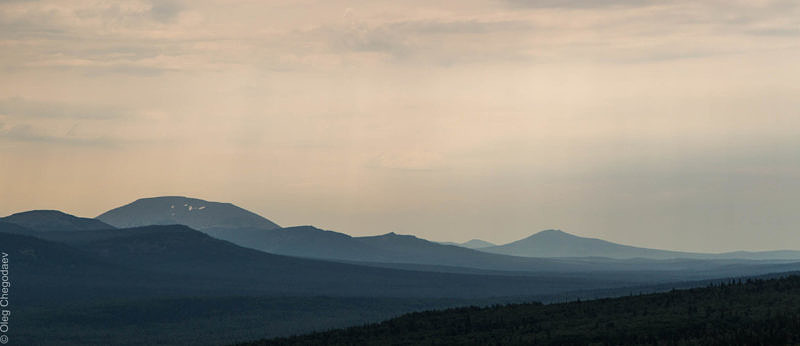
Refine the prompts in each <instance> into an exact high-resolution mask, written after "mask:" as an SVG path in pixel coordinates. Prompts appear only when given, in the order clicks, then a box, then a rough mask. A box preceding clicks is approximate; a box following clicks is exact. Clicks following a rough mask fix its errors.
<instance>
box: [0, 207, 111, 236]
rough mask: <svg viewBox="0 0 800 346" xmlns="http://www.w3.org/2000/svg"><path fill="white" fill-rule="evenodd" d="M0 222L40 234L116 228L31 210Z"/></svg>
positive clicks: (52, 211)
mask: <svg viewBox="0 0 800 346" xmlns="http://www.w3.org/2000/svg"><path fill="white" fill-rule="evenodd" d="M0 221H2V222H8V223H13V224H16V225H19V226H23V227H25V228H29V229H32V230H35V231H40V232H50V231H90V230H100V229H113V228H114V226H111V225H109V224H107V223H105V222H102V221H100V220H95V219H89V218H84V217H76V216H73V215H70V214H66V213H63V212H61V211H58V210H31V211H26V212H22V213H16V214H13V215H10V216H6V217H4V218H0Z"/></svg>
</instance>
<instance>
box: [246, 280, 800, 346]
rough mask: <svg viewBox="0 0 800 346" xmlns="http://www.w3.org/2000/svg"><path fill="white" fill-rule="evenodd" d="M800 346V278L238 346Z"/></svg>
mask: <svg viewBox="0 0 800 346" xmlns="http://www.w3.org/2000/svg"><path fill="white" fill-rule="evenodd" d="M798 343H800V276H797V275H793V276H788V277H783V278H777V279H766V280H765V279H747V280H730V281H728V282H722V283H718V284H709V285H708V286H707V287H702V288H693V289H685V290H672V291H669V292H663V293H654V294H641V295H630V296H626V297H619V298H608V299H597V300H590V301H580V300H576V301H572V302H567V303H557V304H541V303H536V302H533V303H525V304H509V305H494V306H490V307H483V308H481V307H463V308H453V309H446V310H440V311H425V312H415V313H410V314H406V315H403V316H400V317H398V318H394V319H391V320H387V321H384V322H381V323H377V324H371V325H366V326H360V327H351V328H346V329H338V330H331V331H327V332H319V333H313V334H308V335H301V336H294V337H289V338H278V339H270V340H260V341H254V342H250V343H244V344H240V345H361V344H368V345H411V344H414V345H443V344H462V345H463V344H473V345H531V344H537V345H759V344H761V345H765V344H766V345H786V344H798Z"/></svg>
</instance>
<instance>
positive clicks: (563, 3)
mask: <svg viewBox="0 0 800 346" xmlns="http://www.w3.org/2000/svg"><path fill="white" fill-rule="evenodd" d="M506 2H507V3H509V4H511V5H513V6H515V7H527V8H572V9H575V8H587V9H597V8H610V7H614V8H616V7H644V6H656V5H663V4H664V3H668V2H670V1H659V0H506Z"/></svg>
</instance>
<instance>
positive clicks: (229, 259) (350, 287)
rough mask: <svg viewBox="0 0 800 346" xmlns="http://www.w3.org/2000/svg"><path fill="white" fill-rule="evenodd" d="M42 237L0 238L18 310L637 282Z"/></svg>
mask: <svg viewBox="0 0 800 346" xmlns="http://www.w3.org/2000/svg"><path fill="white" fill-rule="evenodd" d="M69 235H75V236H74V237H71V236H69ZM39 236H41V237H44V238H48V237H56V238H52V239H50V240H48V239H42V238H37V237H31V236H25V235H19V234H10V233H3V232H0V244H2V246H3V249H2V251H3V252H7V253H9V254H11V255H12V256H13V257H12V259H13V261H14V264H15V266H16V267H15V268H17V269H16V271H15V272H14V275H15V283H14V284H15V287H18V289H17V290H15V297H19V299H20V300H19V301H26V302H31V301H36V302H40V303H41V302H47V301H49V300H50V299H58V300H60V301H62V302H64V301H68V300H81V299H83V300H86V299H100V298H99V297H104V298H108V299H110V298H114V297H118V298H126V297H131V296H133V297H142V296H151V297H152V296H157V297H174V296H232V295H263V296H287V295H290V296H295V297H298V296H339V297H347V296H350V297H353V296H362V297H430V298H437V297H449V298H478V297H498V296H531V295H536V294H556V293H558V292H563V291H575V290H583V289H592V288H595V289H599V288H612V287H619V286H629V285H633V284H635V283H636V282H635V281H634V280H630V281H620V280H617V279H607V278H605V277H604V276H583V275H581V276H578V275H575V276H571V277H564V276H558V275H541V276H536V277H534V276H511V275H506V276H503V275H492V276H486V275H471V274H469V275H466V274H454V273H441V272H421V271H412V270H397V269H387V268H378V267H370V266H361V265H353V264H346V263H336V262H328V261H320V260H312V259H303V258H296V257H288V256H281V255H273V254H268V253H264V252H261V251H257V250H252V249H247V248H243V247H240V246H237V245H234V244H231V243H229V242H226V241H222V240H219V239H215V238H212V237H210V236H208V235H206V234H203V233H201V232H198V231H195V230H192V229H191V228H188V227H186V226H182V225H168V226H146V227H139V228H130V229H116V230H101V231H85V232H72V233H68V232H50V233H42V234H40V235H39ZM53 239H60V240H58V241H54V240H53ZM48 292H59V294H58V295H55V296H54V295H52V294H48Z"/></svg>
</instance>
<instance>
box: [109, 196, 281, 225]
mask: <svg viewBox="0 0 800 346" xmlns="http://www.w3.org/2000/svg"><path fill="white" fill-rule="evenodd" d="M97 218H98V219H100V220H103V221H105V222H107V223H109V224H112V225H115V226H117V227H137V226H147V225H168V224H181V225H186V226H189V227H191V228H194V229H198V230H207V229H213V228H217V229H220V228H263V229H276V228H280V226H278V225H277V224H275V223H274V222H272V221H270V220H268V219H266V218H264V217H262V216H260V215H258V214H256V213H253V212H250V211H248V210H245V209H242V208H240V207H238V206H235V205H233V204H231V203H222V202H211V201H206V200H203V199H199V198H191V197H184V196H159V197H147V198H140V199H137V200H136V201H134V202H132V203H130V204H127V205H124V206H122V207H119V208H115V209H112V210H109V211H107V212H105V213H103V214H101V215H100V216H98V217H97Z"/></svg>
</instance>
